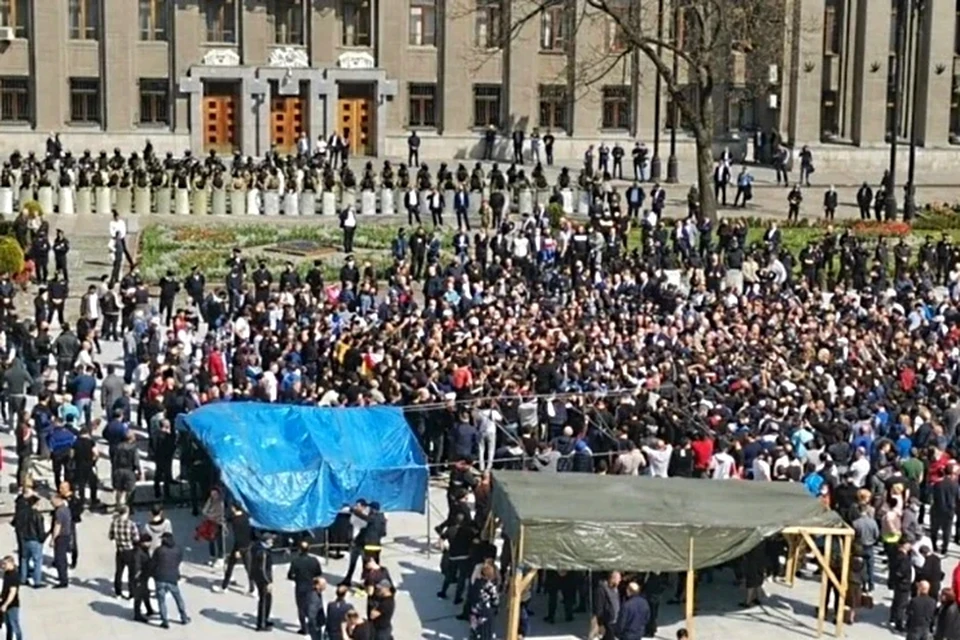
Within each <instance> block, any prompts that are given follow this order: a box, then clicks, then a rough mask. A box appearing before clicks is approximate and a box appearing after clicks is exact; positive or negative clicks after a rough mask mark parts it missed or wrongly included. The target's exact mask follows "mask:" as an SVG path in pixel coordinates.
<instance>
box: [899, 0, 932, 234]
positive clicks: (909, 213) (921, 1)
mask: <svg viewBox="0 0 960 640" xmlns="http://www.w3.org/2000/svg"><path fill="white" fill-rule="evenodd" d="M926 5H927V3H926V0H916V2H915V3H914V5H913V8H914V10H915V14H914V15H915V20H914V24H916V25H917V28H916V35H915V36H914V51H913V88H912V91H913V103H912V105H911V107H910V162H909V164H908V165H907V193H906V196H905V199H906V201H905V202H904V203H903V219H904V220H913V216H914V215H915V214H916V212H917V183H916V182H915V181H914V177H915V173H916V168H917V138H918V137H919V132H918V128H917V112H918V111H919V110H920V91H919V84H920V82H919V78H920V72H919V65H920V56H921V55H922V53H921V52H922V44H923V36H924V34H925V33H926V31H925V29H924V24H923V21H924V13H925V11H926V8H927V6H926Z"/></svg>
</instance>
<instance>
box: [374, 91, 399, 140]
mask: <svg viewBox="0 0 960 640" xmlns="http://www.w3.org/2000/svg"><path fill="white" fill-rule="evenodd" d="M399 89H400V87H399V86H398V84H397V81H396V80H387V79H386V74H385V73H383V74H381V76H380V78H379V79H377V83H376V92H375V93H376V101H377V149H376V153H377V155H382V154H383V153H384V150H385V149H386V146H387V109H388V108H389V105H390V104H391V103H392V102H393V99H394V98H395V97H396V95H397V93H398V92H399Z"/></svg>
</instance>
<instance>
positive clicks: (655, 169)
mask: <svg viewBox="0 0 960 640" xmlns="http://www.w3.org/2000/svg"><path fill="white" fill-rule="evenodd" d="M657 57H658V58H660V59H661V60H663V0H657ZM662 83H663V79H662V78H661V77H660V73H659V72H657V86H656V94H655V97H654V100H655V101H656V102H654V105H653V159H651V160H650V180H652V181H653V182H658V181H659V180H660V100H661V96H662Z"/></svg>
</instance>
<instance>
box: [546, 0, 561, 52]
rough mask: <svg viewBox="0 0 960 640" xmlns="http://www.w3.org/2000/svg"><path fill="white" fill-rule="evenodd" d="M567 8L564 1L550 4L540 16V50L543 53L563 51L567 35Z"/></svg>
mask: <svg viewBox="0 0 960 640" xmlns="http://www.w3.org/2000/svg"><path fill="white" fill-rule="evenodd" d="M566 19H567V8H566V6H565V0H559V2H552V3H551V4H550V5H549V6H547V7H545V8H544V9H543V13H542V14H541V16H540V48H541V49H542V50H543V51H563V50H564V44H565V43H564V38H566V35H567V25H566Z"/></svg>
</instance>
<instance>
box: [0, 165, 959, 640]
mask: <svg viewBox="0 0 960 640" xmlns="http://www.w3.org/2000/svg"><path fill="white" fill-rule="evenodd" d="M361 166H362V161H358V163H357V168H358V169H359V168H360V167H361ZM437 166H438V163H435V162H434V163H431V168H432V169H433V170H435V169H436V167H437ZM453 166H455V164H454V165H453ZM753 172H754V173H755V175H757V180H758V184H757V189H756V190H755V193H756V198H755V201H754V203H753V205H752V206H751V208H749V209H747V210H746V212H745V213H746V214H747V215H760V216H764V217H770V218H778V217H779V218H784V217H785V213H784V209H785V205H784V203H785V199H786V193H785V191H784V190H783V189H780V188H777V187H776V186H772V185H770V184H769V182H770V179H771V178H772V174H771V175H767V170H764V169H754V170H753ZM683 177H684V178H692V176H687V175H686V174H684V176H683ZM816 177H817V178H818V179H826V177H827V176H822V175H819V174H818V175H817V176H816ZM865 178H867V179H870V180H871V182H872V183H875V182H876V180H877V179H878V178H879V176H859V177H855V176H853V175H851V176H838V177H837V180H836V183H837V184H838V185H856V184H858V183H859V182H860V181H862V180H863V179H865ZM933 178H936V179H943V180H947V178H948V177H947V176H944V177H942V178H940V177H937V176H933ZM553 179H554V178H553V175H551V176H550V180H551V182H552V181H553ZM690 183H691V180H685V181H683V182H681V183H680V184H678V185H672V186H669V187H668V194H669V201H670V203H669V208H668V214H669V215H672V216H679V215H683V213H684V211H685V198H686V191H687V189H688V188H689V185H690ZM926 184H928V185H929V186H926V187H923V188H922V189H921V198H920V200H921V201H929V200H939V201H953V200H956V199H958V198H960V186H953V187H944V186H935V183H929V182H928V183H926ZM823 188H824V187H823V186H822V185H821V186H814V187H813V188H811V189H810V190H807V192H806V193H807V201H806V202H805V203H804V213H805V215H806V216H807V217H819V210H820V206H819V205H820V202H821V199H822V193H823ZM838 190H839V191H840V200H841V202H842V203H843V206H842V208H841V210H840V212H838V216H843V217H847V218H849V217H855V216H856V212H855V206H854V193H855V191H856V188H855V187H853V186H843V187H840V188H839V189H838ZM731 193H732V192H731ZM723 214H724V215H743V213H742V212H741V210H737V211H736V212H733V211H732V210H729V209H727V210H724V211H723ZM52 218H53V219H52V220H51V227H54V228H56V227H61V228H63V229H64V230H65V231H66V233H67V235H68V236H69V237H70V238H71V243H72V247H73V250H72V252H71V264H70V268H71V271H72V272H73V273H74V274H75V275H74V277H73V280H72V281H73V282H75V283H81V282H85V281H92V280H94V279H95V278H96V277H97V276H99V275H100V274H102V273H105V272H107V270H108V269H109V265H108V260H107V258H106V255H107V251H106V245H107V225H108V220H106V219H103V218H99V217H97V216H75V217H62V218H61V217H58V216H53V217H52ZM392 219H393V220H395V221H399V220H400V216H395V217H394V218H392ZM150 220H156V221H158V222H161V221H162V222H164V223H171V222H172V223H175V224H177V223H185V224H198V223H200V222H201V219H199V218H196V217H193V216H183V217H180V218H173V217H171V216H162V217H161V216H157V217H155V218H151V219H149V220H143V219H136V218H131V219H130V220H129V224H130V227H131V231H132V232H135V231H136V230H137V229H141V228H143V226H144V225H146V224H149V223H150ZM257 220H259V219H257V218H249V217H245V218H240V219H231V218H229V217H227V218H203V219H202V222H203V223H204V224H206V223H210V224H214V223H215V224H232V223H236V222H243V223H251V222H254V221H257ZM376 220H377V222H378V223H382V222H383V218H381V217H380V216H378V217H377V219H376ZM264 222H266V220H264ZM269 223H271V224H335V221H334V220H325V219H322V218H316V219H309V220H308V219H291V220H285V219H283V218H276V219H270V221H269ZM367 223H373V221H369V222H368V221H366V220H364V219H361V222H360V224H367ZM84 287H85V285H81V284H75V285H74V286H73V287H72V289H73V291H72V293H73V294H74V295H79V293H80V292H81V291H82V289H83V288H84ZM19 305H20V308H21V309H22V311H23V312H24V313H27V312H28V311H29V310H30V301H29V298H28V297H27V296H23V298H22V299H21V300H20V302H19ZM76 306H77V305H76V303H73V304H71V305H70V311H71V312H73V313H75V312H76ZM120 355H121V353H120V347H119V344H118V343H107V342H105V343H104V354H103V355H102V356H100V359H101V362H103V363H105V364H106V363H110V362H119V360H120ZM0 446H3V448H4V462H5V465H4V468H3V470H2V471H0V487H2V493H0V513H7V514H9V512H10V509H11V508H12V503H13V499H14V495H13V494H12V493H10V492H9V488H10V486H11V483H12V482H13V478H14V472H15V455H14V440H13V436H12V434H10V433H8V432H3V433H0ZM104 452H105V451H104ZM146 466H148V467H149V464H147V465H146ZM43 471H44V473H45V474H46V475H47V477H51V474H50V469H49V465H45V466H44V467H43ZM107 471H108V469H107V468H106V465H105V464H103V463H101V469H100V473H101V475H105V474H106V473H107ZM430 502H431V507H430V515H429V517H425V516H421V515H418V514H390V515H389V526H388V530H389V538H388V540H387V544H386V549H385V552H384V563H385V565H386V566H387V568H388V569H389V570H390V572H391V574H392V575H393V576H394V578H395V580H396V582H397V583H398V587H399V593H398V596H397V598H398V608H397V614H396V619H395V634H394V636H395V640H413V639H419V638H429V639H434V638H436V639H441V638H443V639H447V638H450V639H456V640H460V639H461V638H465V637H466V635H467V634H466V623H464V622H461V621H458V620H456V619H455V617H454V616H455V615H456V614H457V613H458V608H456V607H454V605H453V604H452V602H451V601H441V600H439V599H437V597H436V595H435V594H436V591H437V589H438V588H439V585H440V582H441V578H440V574H439V572H438V566H439V553H438V551H437V550H436V549H435V548H434V549H432V551H430V552H429V553H428V549H430V545H429V544H428V531H429V529H430V528H431V527H432V526H435V525H436V524H437V523H438V522H440V521H441V520H442V519H443V517H445V515H446V514H445V510H446V509H445V504H446V503H445V497H444V494H443V490H442V489H440V488H433V489H432V490H431V500H430ZM571 508H576V505H571ZM169 516H170V517H171V519H172V520H173V522H174V528H175V531H176V537H177V539H178V541H179V542H180V543H181V544H183V545H184V546H185V547H186V550H187V554H186V555H187V561H186V563H185V567H184V574H185V580H184V583H183V585H182V588H183V593H184V598H185V600H186V602H187V607H188V609H189V612H190V615H191V616H192V618H193V622H192V623H191V625H190V626H188V627H181V626H179V625H177V624H176V623H174V624H172V626H171V629H170V630H167V631H165V630H162V629H160V628H159V627H158V626H156V625H155V624H154V625H153V626H151V627H146V626H144V625H142V624H138V623H135V622H134V621H133V620H132V614H131V605H130V603H129V602H126V601H116V600H114V599H113V598H112V597H111V596H112V591H113V590H112V576H113V565H114V558H113V546H112V543H111V542H109V541H108V540H107V527H108V524H109V518H108V516H105V515H99V514H89V515H87V516H86V517H85V518H84V522H83V523H81V525H80V530H79V539H80V548H81V553H80V563H79V566H78V568H77V570H76V572H75V573H74V574H73V576H74V577H73V578H72V587H71V588H70V589H67V590H65V591H53V590H50V589H47V590H43V591H33V590H29V589H27V590H26V592H25V593H24V594H23V600H22V601H23V605H22V606H23V613H22V619H23V625H24V629H25V632H26V637H27V638H28V639H29V640H47V639H49V640H63V639H64V638H75V639H76V640H85V639H86V638H91V639H92V638H97V639H98V640H99V639H109V638H123V639H128V638H133V637H137V638H143V639H144V640H149V638H154V637H156V638H200V637H203V638H207V639H208V640H216V639H219V638H223V639H226V638H231V639H234V638H238V637H246V636H253V634H254V630H253V616H254V614H255V611H256V601H255V600H254V599H251V598H249V597H247V596H245V595H244V593H243V588H244V587H245V584H246V583H245V580H246V576H245V575H244V572H243V571H242V570H239V572H238V575H237V578H238V580H239V586H238V587H236V588H235V589H234V590H232V591H230V592H228V593H226V594H214V593H212V592H211V590H210V587H211V586H212V585H213V584H215V583H216V582H217V581H218V580H219V579H220V575H221V574H220V572H219V571H214V569H212V568H211V567H208V566H207V565H206V559H207V552H206V549H205V547H202V546H199V545H197V544H196V543H194V541H193V540H192V532H193V530H194V527H195V525H196V519H194V518H193V517H191V515H190V513H189V511H188V510H184V509H175V510H172V511H171V512H170V513H169ZM136 518H137V519H138V520H140V521H142V519H143V518H145V514H144V512H143V510H141V511H140V512H138V513H137V514H136ZM4 519H5V520H8V519H9V518H8V517H5V518H4ZM435 539H436V536H435V534H433V533H432V531H431V532H430V540H431V541H434V542H435ZM14 549H15V542H14V535H13V530H12V528H10V527H0V553H7V552H13V551H14ZM47 562H48V565H49V563H50V556H49V550H48V557H47ZM277 562H278V563H277V566H276V567H275V577H276V582H277V585H276V588H275V592H274V593H275V601H274V616H275V619H276V620H277V621H278V629H277V630H276V631H275V633H277V634H280V635H281V636H285V635H287V634H288V633H293V632H295V631H296V626H297V623H296V612H295V607H294V599H293V588H292V585H291V584H290V583H288V582H287V581H286V580H285V576H286V561H285V560H281V559H280V558H278V559H277ZM956 562H957V557H956V556H955V555H951V557H950V558H948V559H946V560H945V562H944V570H945V571H946V572H947V575H948V576H949V575H950V572H951V571H952V570H953V567H954V566H955V565H956ZM324 567H325V570H326V571H327V576H328V580H329V581H330V582H331V583H336V582H338V581H339V579H340V577H341V576H342V573H343V571H344V570H345V568H346V561H345V560H335V561H331V562H329V563H325V565H324ZM47 575H48V580H50V582H51V584H52V568H50V567H49V566H48V574H47ZM672 591H673V586H672V585H671V587H670V588H669V590H668V593H667V594H666V597H665V599H666V598H668V597H669V596H670V595H672ZM767 593H768V597H767V599H766V601H765V603H764V606H763V607H761V608H757V609H751V610H749V611H741V610H740V609H738V607H737V603H738V602H739V601H740V600H741V599H742V597H743V593H742V591H741V590H740V589H739V588H736V587H734V585H733V575H732V573H730V572H729V571H725V572H719V573H717V574H716V575H715V576H714V580H713V582H712V583H704V584H703V585H702V587H701V589H700V597H699V610H698V615H697V618H696V626H695V631H696V637H697V638H698V639H702V640H740V639H746V638H769V637H777V638H779V639H782V640H787V639H790V638H809V637H815V635H816V602H817V599H818V595H819V581H818V580H817V579H816V578H812V579H807V580H799V581H798V584H797V585H796V587H795V588H793V589H789V588H787V587H785V586H783V585H779V584H769V583H768V589H767ZM876 599H877V607H876V608H875V609H873V610H872V611H862V612H861V617H860V621H859V622H858V623H857V624H855V625H853V626H852V627H850V628H848V630H847V637H848V638H852V639H853V640H867V639H870V640H873V639H876V638H892V637H895V635H894V634H892V633H891V632H890V631H888V630H887V629H886V627H885V625H884V623H885V621H886V619H887V615H888V604H889V596H888V593H887V590H886V588H885V587H883V586H881V587H879V589H878V592H877V598H876ZM355 601H356V602H358V606H361V607H362V606H363V605H362V600H360V599H357V598H355ZM170 605H171V606H172V602H171V603H170ZM532 608H533V610H534V612H535V615H534V616H533V622H532V630H533V632H532V634H531V636H530V637H533V638H544V639H547V638H551V639H556V640H567V639H574V638H585V637H586V636H587V629H588V623H589V621H588V618H587V616H586V615H584V614H580V615H578V617H577V620H576V621H575V622H574V623H571V624H558V625H548V624H546V623H544V622H543V620H542V619H543V616H544V614H545V612H546V600H545V597H544V596H535V598H534V602H533V607H532ZM682 617H683V612H682V608H681V607H680V606H678V605H666V604H665V605H664V606H663V607H662V608H661V614H660V619H661V623H662V627H661V629H660V632H659V633H658V635H657V637H658V638H665V639H666V638H674V637H675V632H676V630H677V629H679V628H681V627H682V626H683V624H684V621H683V620H682ZM173 619H176V616H175V615H174V616H173ZM831 630H832V626H831V625H829V624H828V625H827V627H826V629H825V631H827V632H828V633H829V632H830V631H831ZM502 632H503V625H502V624H501V625H500V626H499V627H498V636H499V637H503V633H502Z"/></svg>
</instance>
